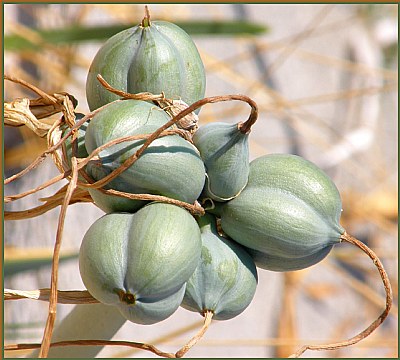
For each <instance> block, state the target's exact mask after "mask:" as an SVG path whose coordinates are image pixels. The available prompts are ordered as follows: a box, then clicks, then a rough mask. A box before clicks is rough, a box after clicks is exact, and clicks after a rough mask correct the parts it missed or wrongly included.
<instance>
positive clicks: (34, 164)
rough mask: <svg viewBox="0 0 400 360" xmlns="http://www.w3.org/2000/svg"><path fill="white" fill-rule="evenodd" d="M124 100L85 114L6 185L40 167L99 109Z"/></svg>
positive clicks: (5, 183)
mask: <svg viewBox="0 0 400 360" xmlns="http://www.w3.org/2000/svg"><path fill="white" fill-rule="evenodd" d="M120 101H123V100H115V101H113V102H112V103H109V104H106V105H104V106H102V107H100V108H98V109H96V110H94V111H92V112H90V113H89V114H87V115H85V116H84V117H83V118H82V119H81V120H79V121H77V122H76V124H75V125H74V126H72V127H71V129H70V130H69V132H68V133H67V134H65V135H64V136H63V137H62V138H61V139H60V140H59V141H58V142H57V143H56V144H54V145H53V146H51V147H49V148H48V149H47V150H45V151H44V152H43V153H42V154H40V155H39V156H38V157H37V158H36V159H35V160H34V161H32V162H31V163H30V164H29V165H28V166H27V167H26V168H25V169H23V170H21V171H20V172H19V173H17V174H14V175H12V176H10V177H9V178H7V179H5V180H4V185H7V184H9V183H10V182H12V181H15V180H17V179H19V178H20V177H22V176H24V175H25V174H27V173H28V172H29V171H31V170H33V169H35V168H36V167H38V166H39V165H40V163H42V162H43V160H45V159H46V157H47V156H48V155H50V154H51V153H53V152H54V151H56V150H57V149H58V148H59V147H60V146H61V145H62V144H63V143H64V142H65V140H66V139H67V138H68V137H70V136H71V135H72V133H73V131H74V130H75V129H78V128H79V127H80V126H81V125H83V124H84V123H85V122H86V121H88V120H89V119H91V118H92V117H93V116H95V115H96V114H97V113H98V112H99V111H101V110H102V109H104V108H106V107H107V106H109V105H111V104H113V103H115V102H120Z"/></svg>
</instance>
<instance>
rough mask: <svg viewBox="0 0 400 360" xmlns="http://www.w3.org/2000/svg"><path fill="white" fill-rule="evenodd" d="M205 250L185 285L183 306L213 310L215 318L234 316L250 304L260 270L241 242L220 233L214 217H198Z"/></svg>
mask: <svg viewBox="0 0 400 360" xmlns="http://www.w3.org/2000/svg"><path fill="white" fill-rule="evenodd" d="M198 223H199V225H200V230H201V240H202V250H201V260H200V264H199V265H198V267H197V268H196V270H195V272H194V274H193V275H192V277H191V278H190V279H189V281H188V282H187V285H186V292H185V296H184V298H183V302H182V306H183V307H184V308H186V309H188V310H191V311H195V312H199V313H201V314H202V315H203V314H204V313H205V312H206V311H212V312H213V319H216V320H227V319H231V318H233V317H235V316H237V315H239V314H240V313H241V312H243V311H244V310H245V309H246V308H247V306H249V304H250V302H251V300H252V299H253V297H254V294H255V291H256V287H257V270H256V267H255V265H254V262H253V260H252V258H251V257H250V255H249V254H248V253H247V252H246V251H245V250H244V248H242V247H241V246H240V245H239V244H236V243H235V242H234V241H231V240H229V239H227V238H224V237H222V236H220V235H219V234H218V232H217V227H216V221H215V217H214V216H212V215H209V214H206V215H204V216H203V217H201V218H199V219H198Z"/></svg>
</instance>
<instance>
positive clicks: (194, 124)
mask: <svg viewBox="0 0 400 360" xmlns="http://www.w3.org/2000/svg"><path fill="white" fill-rule="evenodd" d="M154 102H155V103H156V104H157V105H158V106H159V107H161V109H163V110H164V111H165V112H166V113H167V114H168V115H169V116H170V117H171V118H173V117H174V116H175V115H178V114H179V113H180V112H181V111H182V110H185V109H187V108H188V107H189V105H188V104H186V103H185V102H184V101H183V100H169V99H162V100H154ZM198 122H199V117H198V116H197V114H196V113H194V112H191V113H190V114H188V115H186V116H185V117H184V118H182V119H180V120H179V121H178V122H177V123H176V125H177V126H178V127H179V128H181V129H184V130H188V131H190V132H191V133H194V132H195V131H196V130H197V129H198V128H199V126H198Z"/></svg>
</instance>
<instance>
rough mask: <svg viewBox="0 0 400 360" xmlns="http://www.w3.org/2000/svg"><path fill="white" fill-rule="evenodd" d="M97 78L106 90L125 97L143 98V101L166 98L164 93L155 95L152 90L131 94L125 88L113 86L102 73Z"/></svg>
mask: <svg viewBox="0 0 400 360" xmlns="http://www.w3.org/2000/svg"><path fill="white" fill-rule="evenodd" d="M97 80H98V81H99V82H100V84H101V85H102V86H103V87H104V88H105V89H106V90H108V91H109V92H112V93H113V94H115V95H118V96H121V97H122V98H123V99H131V100H142V101H155V100H163V99H165V96H164V94H160V95H154V94H152V93H150V92H142V93H137V94H131V93H128V92H125V91H123V90H119V89H116V88H115V87H113V86H111V85H110V84H109V83H108V82H107V81H106V80H105V79H104V78H103V76H101V75H100V74H98V75H97Z"/></svg>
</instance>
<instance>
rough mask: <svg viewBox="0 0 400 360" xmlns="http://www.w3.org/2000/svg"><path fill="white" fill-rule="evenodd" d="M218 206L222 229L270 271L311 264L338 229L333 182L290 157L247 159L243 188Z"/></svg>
mask: <svg viewBox="0 0 400 360" xmlns="http://www.w3.org/2000/svg"><path fill="white" fill-rule="evenodd" d="M218 210H219V213H220V216H221V227H222V229H223V230H224V232H225V233H226V234H228V235H229V236H230V237H231V238H232V239H234V240H235V241H237V242H239V243H241V244H242V245H244V246H246V247H248V248H251V249H253V250H256V251H258V252H259V253H258V252H255V253H254V252H253V254H255V260H256V262H257V263H258V265H259V266H260V267H263V268H266V269H270V270H278V271H285V270H294V269H302V268H305V267H308V266H311V265H313V264H315V263H316V262H318V261H320V260H322V259H323V258H324V257H325V256H326V255H327V254H328V253H329V251H330V249H331V248H332V246H333V245H335V244H337V243H339V242H340V236H341V235H342V234H343V233H344V229H343V228H342V227H341V226H340V224H339V219H340V214H341V210H342V204H341V200H340V195H339V192H338V190H337V188H336V186H335V185H334V183H333V182H332V180H331V179H330V178H329V177H328V176H327V175H326V174H325V173H324V172H323V171H322V170H320V169H319V168H318V167H317V166H316V165H314V164H312V163H311V162H309V161H307V160H305V159H303V158H301V157H299V156H295V155H285V154H273V155H266V156H262V157H260V158H258V159H256V160H254V161H253V162H251V164H250V175H249V182H248V184H247V186H246V188H245V189H244V190H243V191H242V192H241V194H240V195H239V196H238V197H236V198H235V199H233V200H231V201H229V202H228V203H225V204H221V206H220V209H218ZM263 254H265V256H264V260H263V256H262V255H263Z"/></svg>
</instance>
